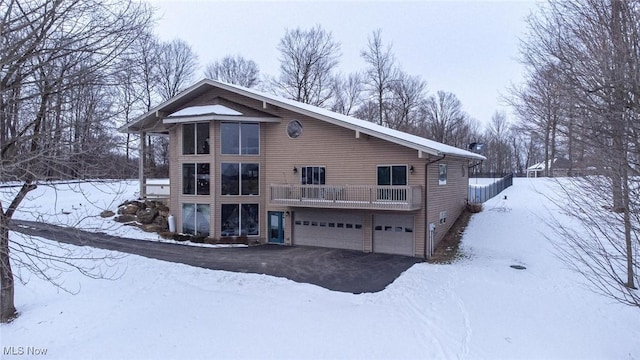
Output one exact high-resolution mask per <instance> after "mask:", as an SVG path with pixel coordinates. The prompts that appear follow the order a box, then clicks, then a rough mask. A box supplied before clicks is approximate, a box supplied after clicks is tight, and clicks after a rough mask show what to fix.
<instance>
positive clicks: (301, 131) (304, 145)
mask: <svg viewBox="0 0 640 360" xmlns="http://www.w3.org/2000/svg"><path fill="white" fill-rule="evenodd" d="M121 130H122V131H126V132H130V133H138V134H140V135H141V136H146V135H149V134H162V135H165V136H166V135H168V136H169V139H170V197H169V205H170V209H171V212H172V214H173V215H174V216H175V219H176V229H177V231H178V232H183V233H192V234H200V235H206V236H211V237H214V238H220V237H226V236H247V237H248V238H254V239H257V240H260V241H262V242H269V243H279V244H287V245H310V246H321V247H330V248H342V249H353V250H359V251H365V252H380V253H390V254H402V255H408V256H415V257H429V256H430V255H431V253H432V251H433V247H434V246H435V245H436V244H437V243H438V242H439V241H440V240H441V239H442V237H443V236H444V234H445V233H446V232H447V230H448V229H449V228H450V227H451V225H452V224H453V223H454V221H455V220H456V218H457V217H458V216H459V214H460V213H461V212H462V210H463V209H464V207H465V205H466V197H467V191H468V182H469V181H468V168H469V166H470V163H471V162H477V161H481V160H484V159H485V158H484V157H483V156H481V155H478V154H475V153H472V152H469V151H466V150H462V149H458V148H455V147H451V146H448V145H444V144H441V143H438V142H435V141H431V140H428V139H425V138H421V137H418V136H414V135H410V134H407V133H403V132H400V131H396V130H392V129H389V128H386V127H383V126H379V125H377V124H374V123H371V122H368V121H363V120H359V119H355V118H352V117H348V116H344V115H341V114H337V113H334V112H331V111H328V110H325V109H322V108H318V107H315V106H311V105H307V104H302V103H299V102H296V101H292V100H288V99H284V98H281V97H278V96H274V95H271V94H266V93H262V92H259V91H256V90H253V89H247V88H243V87H240V86H236V85H230V84H226V83H222V82H218V81H213V80H208V79H205V80H202V81H200V82H198V83H196V84H195V85H193V86H191V87H190V88H188V89H186V90H185V91H183V92H181V93H180V94H178V95H177V96H175V97H174V98H172V99H170V100H168V101H166V102H164V103H162V104H160V105H158V106H157V107H155V108H154V109H152V110H151V111H149V112H148V113H146V114H144V115H142V116H141V117H139V118H138V119H136V120H135V121H134V122H132V123H129V124H128V125H126V126H125V127H123V128H122V129H121ZM143 151H144V149H143ZM142 173H143V172H142V171H141V174H142ZM145 182H146V179H144V178H143V177H142V176H141V196H144V189H145Z"/></svg>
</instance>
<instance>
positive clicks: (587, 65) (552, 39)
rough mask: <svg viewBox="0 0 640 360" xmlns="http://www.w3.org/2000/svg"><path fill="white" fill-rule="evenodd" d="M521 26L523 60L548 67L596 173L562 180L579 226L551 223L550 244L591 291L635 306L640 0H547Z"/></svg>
mask: <svg viewBox="0 0 640 360" xmlns="http://www.w3.org/2000/svg"><path fill="white" fill-rule="evenodd" d="M529 27H530V31H529V36H528V37H527V38H526V39H525V42H524V47H523V48H524V49H523V53H524V55H525V61H526V64H527V65H528V66H529V67H530V68H533V69H536V71H538V70H540V69H545V68H552V69H553V73H554V74H555V76H556V77H557V78H558V81H559V83H560V84H562V91H563V94H564V96H565V97H566V99H567V100H566V101H564V102H563V104H562V105H563V107H564V108H567V109H571V111H572V113H571V114H570V116H568V117H569V118H570V119H571V123H570V124H571V127H570V128H571V134H572V139H571V140H572V142H576V141H577V142H582V143H583V144H584V145H586V147H590V148H592V149H594V150H595V155H596V156H595V157H594V161H596V163H597V165H598V168H599V171H600V173H601V174H602V175H603V176H593V177H585V178H581V179H575V183H573V184H571V185H566V186H564V187H563V189H564V190H565V191H564V194H565V197H564V198H563V200H562V203H561V204H564V205H563V208H564V209H565V211H566V212H567V213H569V214H571V216H572V217H574V218H575V219H577V220H578V222H579V223H580V224H581V225H582V228H581V229H580V230H576V231H572V230H571V229H567V228H566V227H564V226H558V229H559V233H560V235H562V238H563V240H562V242H561V243H558V244H557V245H558V249H559V251H560V254H561V256H562V257H563V259H564V260H565V261H566V262H567V263H568V264H569V265H570V266H571V267H572V268H574V269H575V270H576V271H578V272H580V273H582V274H583V275H584V276H585V278H586V279H587V280H588V281H589V282H590V283H591V284H592V285H593V286H594V289H595V290H596V291H598V292H600V293H603V294H605V295H607V296H610V297H612V298H614V299H616V300H618V301H620V302H622V303H625V304H629V305H633V306H640V293H638V292H637V289H636V284H637V282H638V270H640V269H638V267H639V266H638V265H639V264H640V259H639V258H638V255H637V250H638V245H639V244H640V237H639V234H640V229H639V227H640V225H639V222H638V213H639V212H640V203H639V201H638V199H639V197H638V196H637V195H638V194H637V191H638V190H637V189H638V188H639V187H640V184H639V182H638V177H637V175H638V162H637V159H638V157H639V153H638V147H637V141H638V140H637V135H638V128H639V122H640V102H639V101H638V99H639V98H640V97H639V95H640V91H639V89H640V75H639V74H640V72H639V70H640V35H639V34H640V3H639V2H638V1H617V0H613V1H597V0H591V1H569V0H567V1H551V2H550V3H549V4H548V6H546V7H543V8H541V9H540V11H539V12H538V14H536V16H533V17H532V18H531V19H530V20H529ZM576 115H577V116H576ZM576 135H579V136H576ZM572 146H573V143H572ZM584 194H589V196H588V202H586V203H585V201H584V199H586V197H585V196H584ZM554 225H558V224H554ZM560 225H562V224H560Z"/></svg>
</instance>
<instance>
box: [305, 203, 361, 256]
mask: <svg viewBox="0 0 640 360" xmlns="http://www.w3.org/2000/svg"><path fill="white" fill-rule="evenodd" d="M294 216H295V219H294V225H293V243H294V244H296V245H309V246H321V247H329V248H336V249H350V250H360V251H362V250H363V241H364V232H363V230H362V219H363V218H362V214H359V213H355V214H352V213H336V212H330V211H324V210H318V211H315V210H299V211H296V212H295V214H294Z"/></svg>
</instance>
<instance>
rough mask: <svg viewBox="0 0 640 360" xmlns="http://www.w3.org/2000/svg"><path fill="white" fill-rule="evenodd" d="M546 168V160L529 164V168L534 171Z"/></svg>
mask: <svg viewBox="0 0 640 360" xmlns="http://www.w3.org/2000/svg"><path fill="white" fill-rule="evenodd" d="M544 169H545V165H544V161H543V162H541V163H537V164H534V165H531V166H529V167H528V168H527V170H531V171H534V170H544Z"/></svg>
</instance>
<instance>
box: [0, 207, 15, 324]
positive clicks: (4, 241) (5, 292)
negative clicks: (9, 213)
mask: <svg viewBox="0 0 640 360" xmlns="http://www.w3.org/2000/svg"><path fill="white" fill-rule="evenodd" d="M0 281H1V284H0V287H1V289H0V322H1V323H7V322H9V321H11V320H13V319H14V318H15V317H16V315H17V311H16V307H15V305H14V282H13V271H11V262H10V260H9V219H7V218H6V217H5V216H4V215H0Z"/></svg>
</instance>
